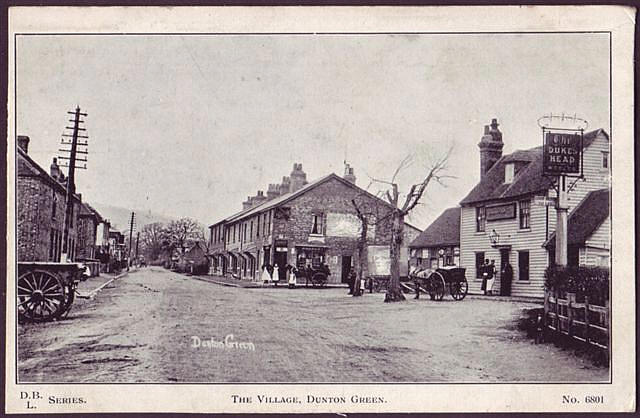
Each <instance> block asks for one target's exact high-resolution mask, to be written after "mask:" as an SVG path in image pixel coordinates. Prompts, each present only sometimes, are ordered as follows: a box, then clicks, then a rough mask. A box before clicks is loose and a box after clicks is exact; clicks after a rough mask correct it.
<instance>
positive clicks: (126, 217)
mask: <svg viewBox="0 0 640 418" xmlns="http://www.w3.org/2000/svg"><path fill="white" fill-rule="evenodd" d="M88 203H89V204H90V205H91V206H92V207H93V208H95V209H96V210H97V211H98V212H99V213H100V215H101V216H102V217H103V218H106V219H109V221H110V222H111V226H112V227H114V228H116V229H117V230H119V231H121V232H122V231H125V230H127V231H128V230H129V222H130V221H131V211H132V209H127V208H121V207H118V206H111V205H105V204H102V203H92V202H88ZM133 211H134V212H135V213H136V230H137V231H139V230H140V228H142V227H143V226H144V225H148V224H151V223H154V222H162V223H167V222H171V221H173V220H175V219H174V218H171V217H169V216H164V215H159V214H157V213H153V212H151V211H148V210H144V211H143V210H136V209H133Z"/></svg>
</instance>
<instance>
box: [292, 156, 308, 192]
mask: <svg viewBox="0 0 640 418" xmlns="http://www.w3.org/2000/svg"><path fill="white" fill-rule="evenodd" d="M305 184H307V173H305V172H304V171H302V164H301V163H300V164H298V163H294V164H293V170H292V171H291V187H290V189H289V191H291V192H295V191H298V190H300V189H302V187H303V186H304V185H305Z"/></svg>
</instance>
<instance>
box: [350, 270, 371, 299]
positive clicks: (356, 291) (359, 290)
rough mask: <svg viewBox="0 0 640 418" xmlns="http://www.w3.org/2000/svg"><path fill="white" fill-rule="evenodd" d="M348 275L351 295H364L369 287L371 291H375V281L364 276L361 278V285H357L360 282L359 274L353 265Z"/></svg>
mask: <svg viewBox="0 0 640 418" xmlns="http://www.w3.org/2000/svg"><path fill="white" fill-rule="evenodd" d="M347 277H348V282H349V293H348V294H349V295H353V296H362V295H364V293H365V291H366V290H367V288H368V289H369V293H373V282H372V281H371V279H365V278H364V277H363V278H361V279H360V286H356V285H357V283H358V275H357V274H356V270H355V268H354V267H351V270H350V271H349V276H347ZM367 285H368V286H367Z"/></svg>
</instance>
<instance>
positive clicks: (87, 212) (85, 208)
mask: <svg viewBox="0 0 640 418" xmlns="http://www.w3.org/2000/svg"><path fill="white" fill-rule="evenodd" d="M79 216H92V217H94V218H96V219H97V220H98V222H102V221H103V219H102V216H100V214H99V213H98V211H97V210H95V209H94V208H93V207H92V206H91V205H89V204H88V203H82V204H81V205H80V213H79Z"/></svg>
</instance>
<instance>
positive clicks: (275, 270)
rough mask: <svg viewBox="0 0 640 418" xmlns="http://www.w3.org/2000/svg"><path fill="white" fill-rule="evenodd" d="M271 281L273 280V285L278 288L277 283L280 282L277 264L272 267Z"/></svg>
mask: <svg viewBox="0 0 640 418" xmlns="http://www.w3.org/2000/svg"><path fill="white" fill-rule="evenodd" d="M271 280H273V284H274V285H275V286H276V287H278V282H279V281H280V270H279V267H278V265H277V264H275V265H274V266H273V277H272V278H271Z"/></svg>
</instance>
